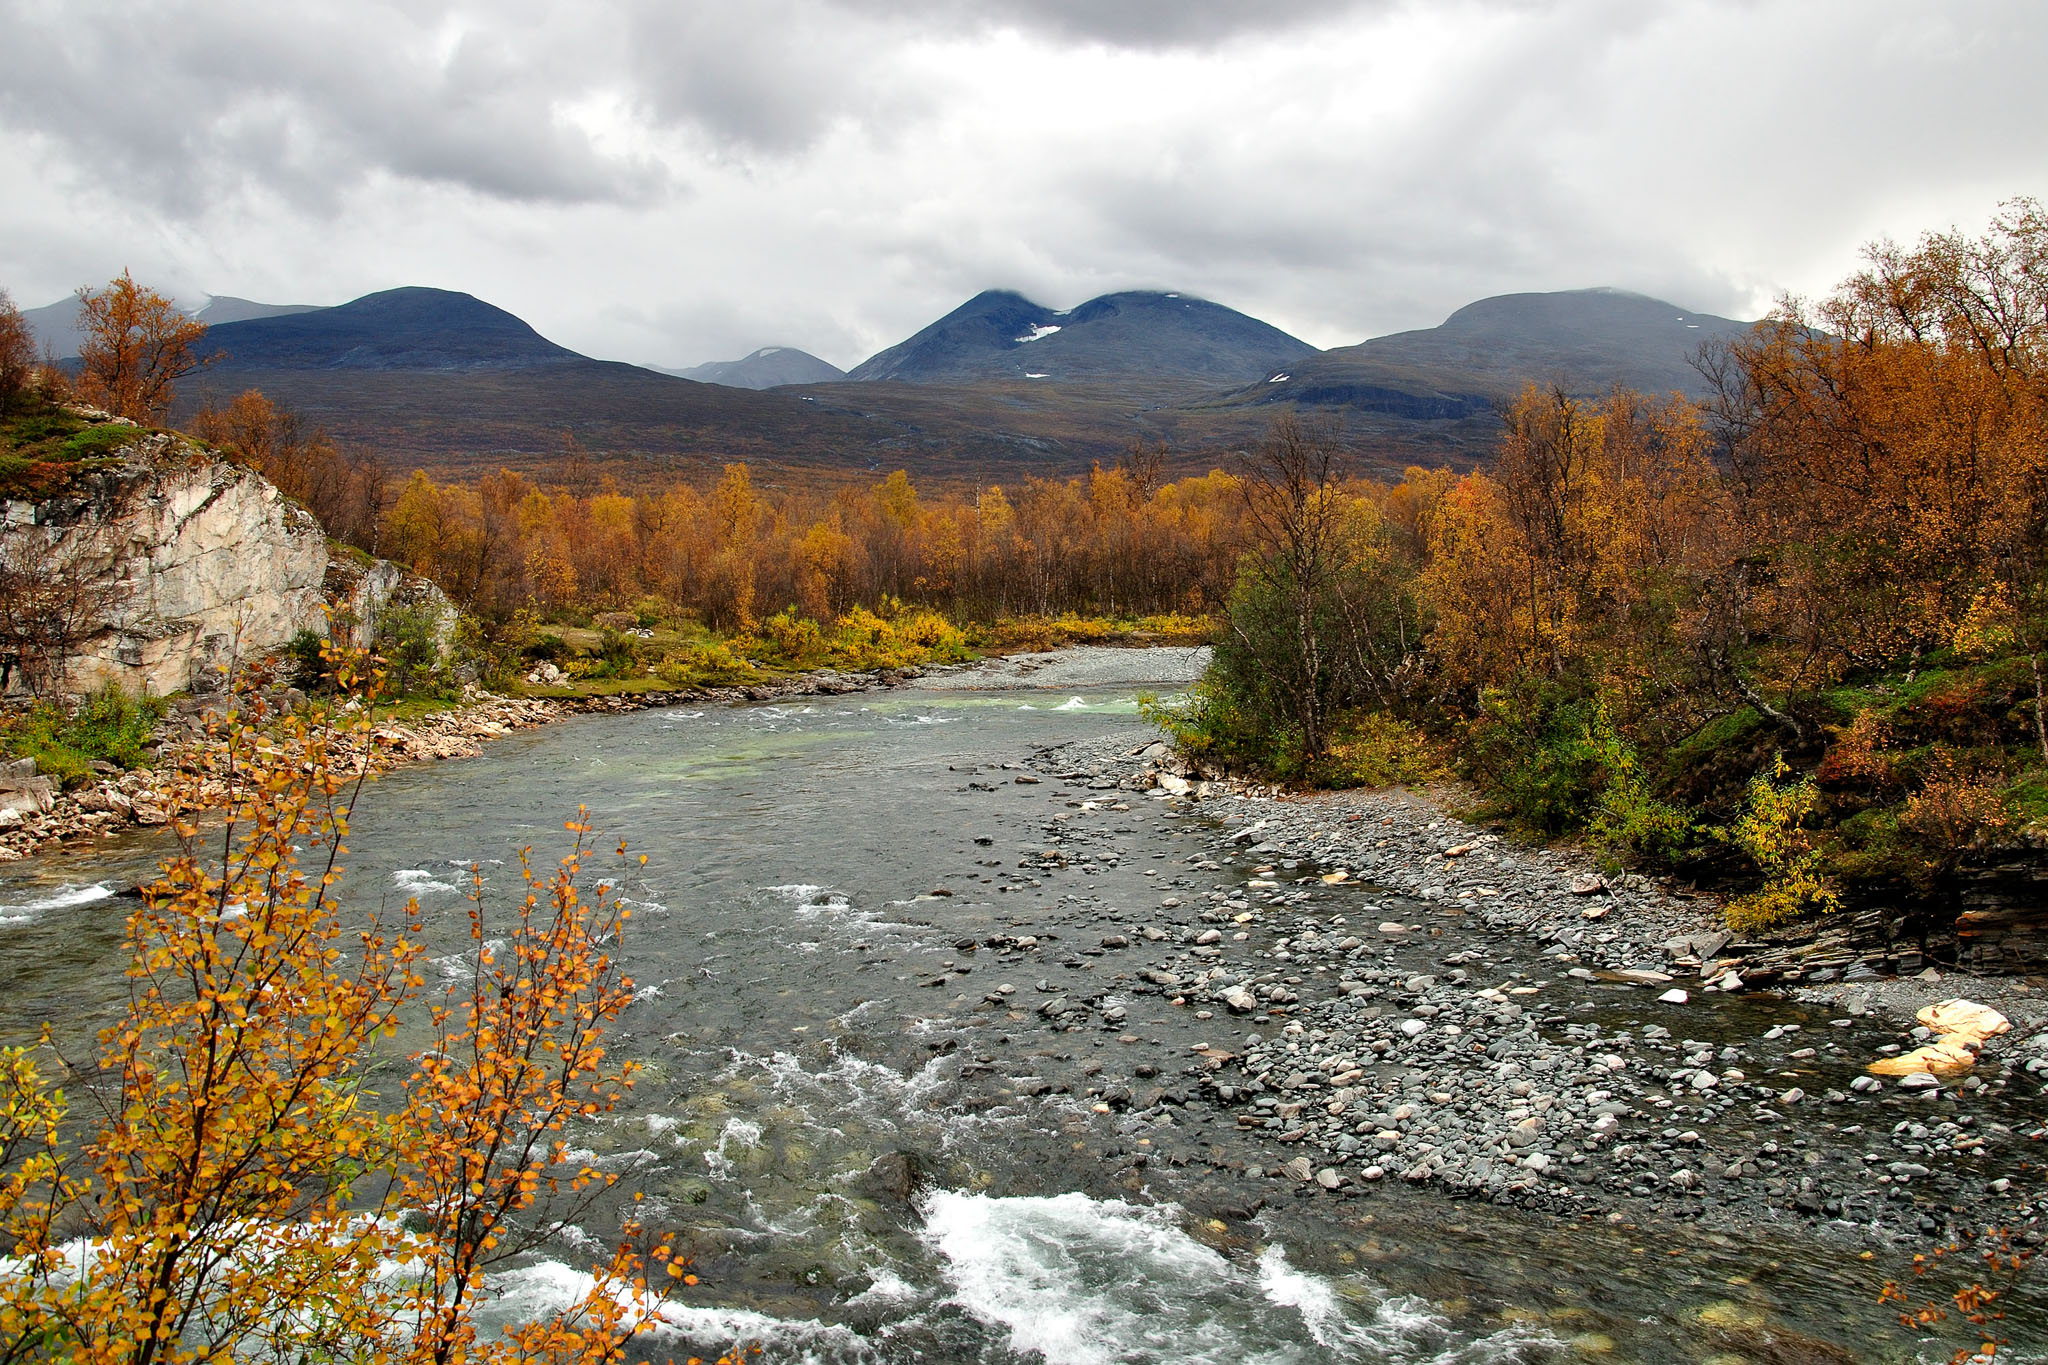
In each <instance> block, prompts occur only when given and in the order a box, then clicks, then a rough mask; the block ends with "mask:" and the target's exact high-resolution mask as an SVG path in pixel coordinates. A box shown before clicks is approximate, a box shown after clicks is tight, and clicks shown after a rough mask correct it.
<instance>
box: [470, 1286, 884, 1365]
mask: <svg viewBox="0 0 2048 1365" xmlns="http://www.w3.org/2000/svg"><path fill="white" fill-rule="evenodd" d="M596 1287H597V1281H596V1279H595V1278H594V1277H592V1276H591V1275H590V1274H589V1273H587V1272H585V1271H581V1270H577V1269H575V1268H573V1267H571V1266H567V1265H564V1264H562V1263H561V1262H560V1261H541V1262H539V1263H537V1264H535V1265H530V1266H523V1267H521V1268H520V1269H517V1270H508V1271H505V1272H503V1273H501V1274H497V1275H493V1276H492V1277H491V1279H490V1282H489V1288H490V1290H491V1293H492V1298H491V1300H490V1302H489V1303H488V1304H486V1305H484V1306H483V1307H482V1308H481V1309H480V1310H479V1312H478V1313H477V1324H478V1326H480V1327H482V1328H484V1329H485V1331H486V1332H487V1333H493V1332H502V1331H504V1330H506V1329H507V1328H510V1327H514V1326H517V1325H518V1324H521V1323H526V1322H532V1321H535V1320H536V1319H539V1318H544V1317H548V1316H551V1315H553V1314H557V1313H561V1312H564V1311H566V1310H569V1309H572V1308H574V1307H576V1305H578V1304H580V1303H582V1302H584V1301H585V1300H586V1299H588V1298H589V1296H590V1293H591V1291H592V1290H593V1289H595V1288H596ZM618 1302H619V1304H620V1306H621V1307H622V1308H623V1309H624V1310H625V1316H626V1320H627V1321H628V1322H630V1323H633V1324H635V1325H639V1324H645V1329H646V1331H647V1333H648V1335H649V1336H651V1337H653V1338H655V1339H656V1340H659V1341H664V1342H668V1343H687V1344H688V1346H689V1347H690V1348H692V1349H693V1350H695V1351H701V1352H702V1353H703V1354H704V1355H705V1356H706V1357H710V1356H714V1355H716V1354H717V1353H719V1352H720V1351H723V1350H725V1349H726V1348H728V1347H731V1346H735V1345H751V1346H758V1347H760V1348H761V1351H762V1355H763V1358H764V1359H772V1360H787V1361H800V1362H824V1361H833V1362H848V1363H849V1365H850V1363H851V1362H860V1361H867V1360H872V1359H874V1358H875V1356H874V1353H873V1352H871V1351H870V1350H869V1349H868V1348H867V1345H866V1343H864V1342H862V1341H861V1339H860V1338H859V1337H857V1336H855V1335H854V1333H853V1332H852V1331H850V1330H848V1329H847V1328H845V1327H840V1326H837V1325H835V1324H830V1323H823V1322H818V1321H815V1320H803V1319H790V1318H777V1317H771V1316H769V1315H768V1314H766V1313H757V1312H754V1311H753V1310H751V1309H745V1308H716V1307H698V1306H696V1305H693V1304H684V1303H675V1302H664V1301H662V1300H659V1299H656V1298H654V1297H653V1296H652V1295H647V1294H639V1295H636V1294H634V1293H633V1292H632V1291H630V1290H627V1289H623V1288H622V1289H621V1290H620V1291H619V1296H618Z"/></svg>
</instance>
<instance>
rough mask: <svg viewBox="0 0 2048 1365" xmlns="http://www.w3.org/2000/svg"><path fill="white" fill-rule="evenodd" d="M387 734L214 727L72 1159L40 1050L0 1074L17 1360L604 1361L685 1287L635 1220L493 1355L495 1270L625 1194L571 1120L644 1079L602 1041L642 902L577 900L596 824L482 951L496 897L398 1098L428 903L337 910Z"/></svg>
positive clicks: (255, 721) (354, 667)
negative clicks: (358, 816)
mask: <svg viewBox="0 0 2048 1365" xmlns="http://www.w3.org/2000/svg"><path fill="white" fill-rule="evenodd" d="M331 662H332V664H333V667H334V670H335V672H336V674H337V676H338V677H339V678H340V679H341V680H342V681H343V683H344V684H345V685H359V684H362V683H364V682H365V681H374V680H365V679H364V678H363V677H362V676H361V674H360V672H359V669H360V664H359V661H358V660H357V659H355V658H352V657H336V658H335V659H333V660H332V661H331ZM344 714H350V715H353V716H355V717H358V718H357V719H352V720H347V719H342V716H343V715H344ZM368 714H369V708H368V707H361V708H359V709H356V710H355V711H353V712H349V713H343V712H340V711H337V712H335V713H333V714H332V715H331V716H330V717H328V718H326V719H322V720H308V719H306V718H305V717H301V716H284V717H271V716H266V715H265V714H263V711H262V708H261V707H260V705H254V704H251V709H250V710H249V713H248V714H247V715H245V716H242V717H240V718H229V719H227V720H222V721H218V722H216V724H215V727H214V733H213V734H212V736H211V738H212V739H213V741H214V743H213V744H212V745H211V746H209V748H208V749H207V752H208V753H209V754H210V764H209V767H208V769H207V771H205V772H203V773H200V774H196V775H194V776H193V777H192V779H191V781H192V782H193V783H195V784H197V785H196V786H195V788H194V790H193V792H192V793H191V795H192V796H193V798H194V799H196V798H197V797H198V796H199V795H200V792H199V787H205V788H207V789H208V791H209V793H211V794H214V795H218V793H220V792H222V791H225V793H226V796H227V803H226V804H227V809H228V821H227V824H226V827H225V829H223V830H218V831H216V832H214V833H212V834H209V835H208V836H206V845H205V848H206V849H211V850H214V851H213V852H211V853H209V852H206V851H203V849H202V845H201V843H200V839H201V835H200V831H199V829H198V827H197V826H196V825H195V824H193V823H191V822H190V821H189V820H185V819H183V818H181V820H180V823H179V826H178V829H179V833H180V835H181V837H182V838H183V840H184V842H185V851H184V852H183V853H181V854H180V855H179V856H177V857H175V858H173V859H171V860H169V861H167V862H166V863H165V864H164V866H163V868H162V873H161V876H160V878H159V880H158V881H157V882H156V883H154V884H153V885H152V886H150V887H149V888H147V889H146V892H145V898H144V902H143V905H142V906H141V908H139V909H138V910H136V911H135V913H134V914H133V915H132V916H131V917H130V919H129V922H128V926H127V945H128V949H129V952H130V954H131V958H132V962H131V965H130V967H129V971H128V975H129V979H130V982H131V983H132V988H131V991H130V999H129V1003H128V1005H127V1007H126V1009H125V1010H124V1011H123V1012H122V1015H121V1017H120V1018H119V1019H118V1020H117V1021H116V1022H115V1023H114V1024H112V1025H110V1026H109V1027H108V1028H107V1029H106V1030H105V1031H104V1032H103V1033H102V1034H101V1037H100V1077H101V1078H102V1079H101V1081H100V1083H97V1084H95V1085H94V1086H93V1087H92V1088H91V1090H90V1092H89V1093H90V1102H89V1104H88V1105H87V1106H86V1108H85V1110H84V1111H83V1113H82V1114H81V1116H80V1117H81V1118H82V1119H83V1123H82V1125H80V1126H82V1128H83V1129H84V1130H85V1131H84V1133H83V1135H82V1136H83V1140H82V1143H81V1145H80V1146H79V1147H78V1149H77V1151H76V1154H75V1155H72V1154H71V1153H69V1152H67V1150H66V1146H65V1144H64V1143H63V1142H61V1141H60V1140H59V1134H60V1132H61V1131H62V1130H63V1128H64V1126H65V1123H66V1119H65V1115H66V1105H65V1096H64V1095H63V1094H62V1092H58V1091H55V1090H53V1089H51V1088H50V1087H49V1086H48V1085H47V1084H46V1083H45V1082H44V1081H43V1079H42V1077H41V1075H40V1073H39V1071H38V1069H37V1067H36V1065H35V1062H34V1058H33V1055H32V1054H31V1053H30V1052H28V1051H26V1050H20V1049H17V1050H12V1051H8V1052H6V1053H4V1054H0V1082H4V1084H0V1153H4V1155H5V1158H6V1163H5V1175H6V1179H5V1180H4V1181H0V1226H4V1230H5V1235H6V1236H7V1238H8V1241H9V1245H10V1247H11V1255H12V1259H11V1260H10V1261H9V1262H8V1263H7V1265H6V1267H5V1269H4V1271H0V1358H5V1359H20V1358H28V1357H34V1358H43V1357H45V1356H48V1355H50V1354H55V1355H58V1356H61V1357H62V1358H64V1359H68V1360H74V1361H80V1362H121V1363H122V1365H154V1363H155V1362H184V1361H196V1360H202V1359H203V1360H224V1359H240V1358H244V1357H249V1356H254V1355H263V1356H266V1357H270V1358H276V1359H312V1358H336V1359H341V1358H346V1359H357V1360H364V1361H385V1362H392V1363H393V1365H401V1363H410V1362H420V1363H421V1365H424V1363H425V1362H434V1363H435V1365H442V1363H443V1362H454V1361H472V1362H491V1361H502V1362H513V1361H518V1362H542V1361H549V1362H562V1363H563V1365H569V1363H570V1362H578V1363H584V1365H595V1362H599V1361H608V1360H611V1359H615V1358H616V1357H617V1354H618V1351H619V1349H620V1347H621V1346H622V1345H623V1344H624V1342H625V1341H626V1340H627V1339H628V1338H630V1337H632V1336H633V1335H634V1334H636V1333H637V1332H638V1331H639V1330H640V1329H641V1328H643V1327H645V1326H647V1325H648V1324H649V1323H650V1322H651V1321H653V1315H654V1314H655V1313H656V1312H657V1311H658V1308H659V1303H660V1298H661V1295H662V1293H663V1289H664V1286H665V1285H666V1284H668V1283H672V1282H684V1283H694V1280H693V1279H691V1278H690V1277H689V1276H688V1274H687V1268H686V1267H685V1266H684V1265H683V1264H682V1263H681V1262H679V1261H678V1260H676V1259H675V1257H674V1256H673V1255H672V1254H671V1252H670V1251H669V1249H668V1247H667V1246H666V1244H664V1243H659V1242H657V1243H655V1244H653V1245H651V1246H649V1245H647V1244H646V1242H645V1240H644V1239H643V1238H642V1237H641V1236H640V1235H639V1233H638V1231H637V1230H636V1229H634V1228H633V1227H631V1226H630V1225H629V1226H628V1227H627V1228H626V1229H625V1236H624V1240H622V1243H621V1245H620V1248H619V1250H618V1251H617V1252H616V1253H615V1254H614V1255H613V1256H612V1257H611V1258H610V1259H608V1260H607V1261H606V1262H605V1263H604V1264H603V1265H601V1266H599V1267H597V1268H596V1270H595V1272H594V1279H593V1286H592V1288H591V1290H590V1292H589V1293H588V1294H587V1295H586V1296H585V1297H584V1298H583V1299H582V1300H581V1301H579V1302H577V1303H575V1304H573V1305H571V1306H570V1307H569V1308H567V1309H566V1310H564V1311H562V1312H559V1313H555V1314H551V1315H548V1316H546V1317H543V1318H540V1319H537V1320H535V1321H532V1322H529V1323H526V1324H524V1325H523V1326H521V1327H520V1328H518V1329H517V1330H515V1331H512V1332H510V1333H508V1334H506V1335H505V1336H504V1337H503V1338H500V1339H494V1340H488V1341H487V1340H482V1339H480V1338H479V1337H478V1334H477V1331H476V1328H475V1325H474V1314H475V1311H476V1309H477V1307H478V1304H479V1300H480V1299H481V1297H482V1296H483V1293H484V1282H483V1276H484V1273H485V1271H486V1270H487V1269H488V1268H489V1267H491V1266H492V1265H494V1264H496V1263H498V1262H500V1261H502V1260H503V1259H504V1258H505V1257H507V1256H509V1255H512V1254H516V1253H517V1252H520V1251H522V1250H525V1249H528V1248H530V1247H531V1246H533V1245H535V1244H537V1242H538V1241H539V1240H540V1239H541V1238H543V1237H545V1236H546V1235H547V1234H548V1232H549V1231H550V1230H551V1229H552V1228H553V1227H554V1226H556V1224H555V1223H554V1222H553V1221H552V1220H553V1219H554V1218H555V1217H557V1216H559V1215H560V1214H562V1212H563V1208H562V1206H561V1204H560V1203H559V1202H558V1201H560V1200H564V1199H566V1200H569V1201H571V1202H572V1203H573V1202H575V1200H576V1196H577V1195H578V1193H579V1192H582V1193H583V1194H584V1196H585V1197H586V1198H587V1197H588V1196H589V1195H590V1194H592V1193H594V1192H595V1191H597V1190H600V1189H602V1188H603V1187H604V1186H606V1185H607V1184H609V1182H610V1179H611V1178H610V1177H607V1176H603V1175H600V1174H598V1173H596V1172H594V1171H592V1170H590V1169H588V1168H587V1167H584V1166H582V1165H581V1164H580V1163H578V1162H576V1161H574V1160H573V1159H572V1158H571V1157H570V1155H569V1152H568V1148H567V1144H566V1142H565V1140H564V1130H565V1128H566V1126H567V1125H568V1124H570V1123H571V1122H574V1121H578V1120H586V1119H589V1118H592V1117H594V1116H596V1115H599V1114H602V1113H603V1112H605V1111H606V1110H607V1109H608V1108H609V1107H610V1106H611V1105H612V1103H613V1102H614V1100H615V1098H616V1097H617V1095H618V1094H619V1093H620V1091H621V1089H622V1088H623V1087H624V1086H626V1085H628V1084H629V1083H630V1081H631V1076H632V1067H631V1065H630V1064H629V1063H626V1062H623V1061H619V1060H616V1059H614V1058H612V1057H610V1056H609V1055H608V1054H607V1052H606V1049H605V1047H604V1042H603V1032H604V1029H605V1027H606V1025H607V1024H608V1023H609V1022H610V1021H611V1020H612V1019H613V1018H615V1017H616V1015H617V1014H618V1012H619V1011H620V1010H621V1009H622V1008H623V1007H624V1006H625V1004H626V1003H627V1001H628V1000H629V999H630V997H631V990H632V983H631V982H630V981H628V980H627V979H625V978H624V977H623V976H622V975H621V974H620V972H619V969H618V964H617V961H616V959H615V958H614V957H613V956H612V955H611V949H610V948H609V947H608V946H607V945H609V944H612V943H614V942H615V941H616V935H617V932H618V930H619V929H620V927H621V926H622V924H623V922H624V920H625V919H626V911H625V910H624V908H623V907H622V905H621V904H620V903H619V902H618V900H617V899H616V898H614V897H612V896H610V895H603V896H600V897H599V898H598V899H597V900H595V901H589V900H586V899H585V898H584V897H583V895H582V893H581V891H580V889H579V876H580V873H581V871H582V864H583V862H584V861H585V860H586V858H587V857H588V856H589V854H590V852H591V848H592V846H591V842H590V838H589V831H588V829H587V827H585V826H584V825H582V824H581V823H577V822H572V823H571V824H570V826H569V829H570V830H571V831H572V833H573V834H574V836H575V845H574V848H573V850H572V851H571V853H570V855H569V856H568V857H567V858H565V859H564V860H563V861H562V863H561V864H560V866H559V867H558V868H557V869H555V870H554V871H553V872H551V873H549V874H547V875H545V876H543V875H540V874H537V873H535V872H533V871H531V870H528V871H527V874H526V888H527V889H526V895H525V899H524V902H523V903H522V904H521V905H520V906H518V907H517V908H516V909H515V910H514V912H513V914H512V915H511V923H510V925H509V926H504V925H497V924H493V925H492V926H491V938H490V939H486V936H485V932H486V931H485V918H484V916H485V912H484V909H483V901H482V894H481V886H480V884H478V885H477V886H475V887H474V888H473V895H472V903H471V918H470V937H471V943H472V951H473V953H474V966H473V969H472V972H471V974H470V976H469V978H468V979H467V980H465V981H463V982H460V983H458V984H457V985H456V986H454V987H453V988H451V993H450V995H449V996H448V997H447V998H445V999H443V1000H438V1001H434V1002H432V1003H431V1005H430V1008H429V1010H428V1045H427V1046H426V1047H425V1048H424V1049H422V1050H421V1051H419V1052H418V1053H416V1054H415V1056H414V1058H413V1070H412V1074H411V1078H410V1080H408V1081H407V1082H406V1084H405V1086H404V1090H403V1093H402V1095H398V1096H392V1097H390V1100H389V1101H388V1102H380V1100H379V1098H378V1097H377V1096H376V1095H375V1094H374V1093H372V1092H371V1091H370V1090H369V1089H368V1086H367V1082H368V1081H369V1078H370V1075H371V1067H372V1065H373V1064H374V1063H376V1062H377V1061H378V1052H379V1050H380V1049H381V1048H382V1047H383V1046H384V1045H385V1043H386V1041H387V1040H389V1039H392V1038H394V1037H396V1036H398V1035H399V1034H400V1031H401V1028H402V1027H404V1021H405V1020H406V1019H407V1018H408V1017H409V1016H411V1015H412V1014H413V1013H414V1012H415V1006H416V1005H417V1004H419V1003H420V994H421V991H422V989H423V982H422V979H421V975H420V971H419V968H420V964H421V959H422V957H423V956H424V953H425V948H424V938H423V931H422V927H421V924H420V922H419V920H418V914H417V906H416V905H408V906H407V907H406V909H405V911H404V912H403V914H402V915H401V916H400V917H399V918H398V919H397V920H396V921H395V922H387V921H383V920H381V919H380V918H379V917H377V916H369V917H367V918H363V919H361V920H359V921H358V923H356V924H355V925H353V926H352V925H351V924H350V923H349V922H348V921H347V920H346V919H345V918H344V916H343V913H342V911H341V909H340V906H339V905H338V903H337V901H336V898H335V888H336V886H337V884H338V882H339V880H340V877H341V862H340V859H341V858H342V856H343V855H344V854H345V853H346V851H347V850H346V848H345V846H344V844H343V840H344V839H345V838H346V836H347V830H348V817H349V812H350V809H351V807H352V806H353V804H354V802H355V800H356V798H357V796H358V794H359V791H360V784H361V781H362V779H363V777H364V776H365V775H366V758H365V755H367V754H368V753H369V752H370V746H369V735H370V731H371V723H370V721H369V719H368ZM302 849H303V850H307V851H308V855H309V856H308V860H307V861H306V862H302V861H301V856H302V855H301V850H302ZM620 853H621V854H622V855H623V853H624V849H623V848H621V849H620ZM499 943H502V945H503V946H497V945H498V944H499ZM408 1211H409V1212H411V1213H413V1214H415V1215H417V1216H418V1218H419V1219H420V1225H419V1226H418V1227H417V1229H416V1230H409V1229H408V1227H407V1226H406V1225H405V1224H404V1223H402V1222H401V1219H400V1215H401V1214H402V1213H406V1212H408ZM535 1211H539V1212H541V1213H543V1214H544V1215H545V1216H543V1217H540V1218H538V1219H536V1218H535V1217H533V1213H534V1212H535ZM574 1211H575V1210H573V1209H572V1210H570V1212H574Z"/></svg>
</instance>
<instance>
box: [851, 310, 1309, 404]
mask: <svg viewBox="0 0 2048 1365" xmlns="http://www.w3.org/2000/svg"><path fill="white" fill-rule="evenodd" d="M1314 353H1315V348H1314V347H1313V346H1310V345H1309V344H1308V343H1307V342H1305V341H1302V340H1300V339H1299V338H1296V337H1291V336H1289V335H1288V334H1287V333H1285V332H1283V331H1281V330H1280V329H1279V328H1277V327H1273V326H1271V325H1269V324H1267V323H1264V322H1260V321H1259V320H1258V319H1257V318H1252V317H1247V316H1245V315H1244V314H1243V313H1239V312H1237V311H1235V310H1234V309H1230V308H1225V307H1223V306H1222V305H1221V304H1216V303H1210V302H1208V301H1207V300H1205V299H1196V298H1189V297H1186V296H1184V295H1180V294H1161V293H1149V292H1132V293H1122V294H1105V295H1103V296H1102V297H1101V298H1096V299H1090V300H1089V301H1088V302H1086V303H1084V304H1082V305H1081V306H1080V307H1078V308H1074V309H1072V310H1070V311H1068V312H1063V313H1062V312H1055V311H1054V310H1052V309H1050V308H1046V307H1044V306H1042V305H1040V304H1036V303H1033V302H1032V301H1031V300H1029V299H1027V298H1025V297H1024V296H1023V295H1022V294H1016V293H1011V292H1008V291H1004V290H991V291H989V292H987V293H983V294H977V295H975V296H974V297H973V298H971V299H969V300H968V301H967V302H966V303H964V304H962V305H961V306H960V307H958V308H956V309H954V310H953V311H952V312H950V313H948V314H946V316H944V317H942V318H940V319H939V320H938V321H937V322H934V323H932V324H931V325H930V326H929V327H926V328H924V329H923V330H922V331H920V332H918V333H917V334H916V335H914V336H912V337H910V338H908V339H907V340H905V341H902V342H899V343H898V344H897V345H894V346H891V347H890V348H889V349H887V350H885V351H882V352H880V353H879V354H877V355H874V356H872V357H870V358H869V359H867V360H865V361H863V362H861V363H860V364H859V365H856V366H855V367H854V368H853V370H852V371H851V372H850V373H849V375H848V378H850V379H854V380H862V381H866V380H894V381H897V382H900V383H911V384H960V383H974V382H977V381H983V380H1017V379H1025V380H1032V381H1043V380H1050V381H1061V380H1104V379H1131V380H1182V379H1200V380H1204V381H1207V382H1209V383H1212V384H1229V383H1233V382H1240V383H1241V382H1243V381H1245V380H1248V379H1252V378H1257V377H1261V376H1263V375H1264V374H1266V373H1268V372H1269V371H1270V370H1271V369H1272V367H1273V366H1276V365H1284V364H1287V363H1289V362H1291V361H1293V360H1296V359H1298V358H1299V357H1302V356H1307V355H1312V354H1314Z"/></svg>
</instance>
